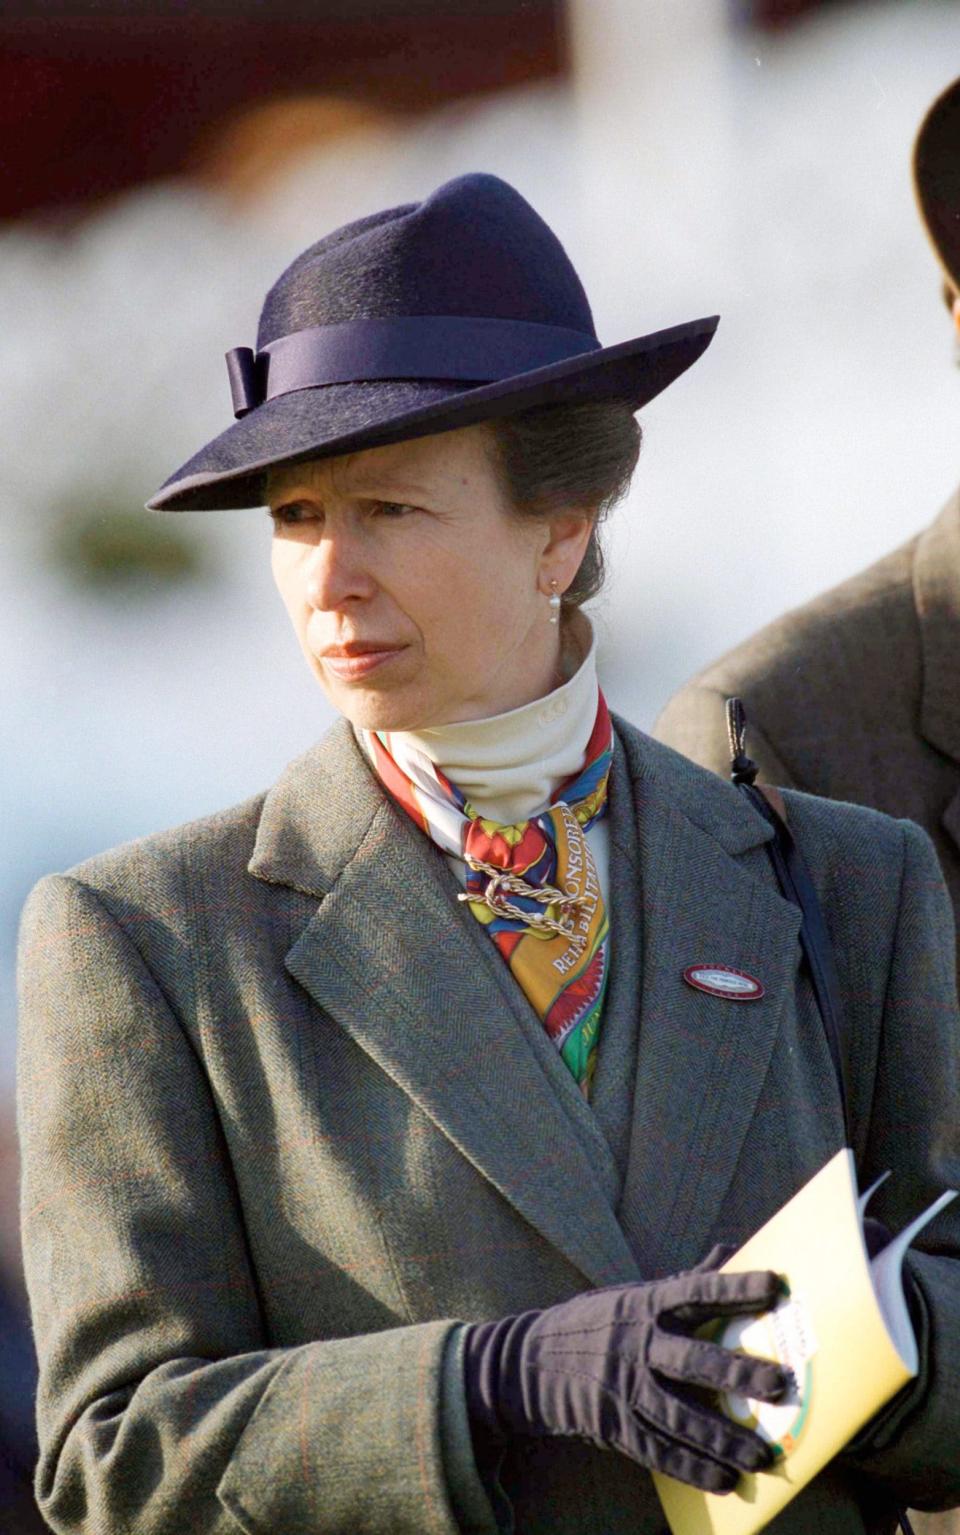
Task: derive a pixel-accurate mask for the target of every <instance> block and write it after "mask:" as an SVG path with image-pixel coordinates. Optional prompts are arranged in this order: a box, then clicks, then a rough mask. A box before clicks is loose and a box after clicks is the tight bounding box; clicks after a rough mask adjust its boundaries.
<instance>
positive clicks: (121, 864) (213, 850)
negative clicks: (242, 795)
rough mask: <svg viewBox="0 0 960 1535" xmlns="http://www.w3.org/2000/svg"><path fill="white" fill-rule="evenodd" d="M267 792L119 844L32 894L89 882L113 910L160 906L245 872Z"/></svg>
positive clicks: (50, 877)
mask: <svg viewBox="0 0 960 1535" xmlns="http://www.w3.org/2000/svg"><path fill="white" fill-rule="evenodd" d="M264 798H265V793H264V792H260V793H258V794H254V795H251V796H250V797H249V798H248V799H245V800H242V801H241V802H240V803H238V804H236V805H231V806H229V807H227V808H226V809H224V810H217V811H214V812H213V813H211V814H209V815H204V816H199V817H197V818H195V819H194V820H191V821H185V822H183V823H181V824H180V825H177V826H171V827H167V828H165V829H164V830H162V831H158V832H152V833H150V834H149V835H148V836H144V837H135V838H132V839H130V840H129V841H127V842H122V843H118V844H117V845H116V846H115V847H111V848H107V849H105V851H103V852H102V853H95V854H93V855H92V856H91V857H89V858H85V859H83V860H81V862H79V863H75V864H72V865H71V866H70V867H69V868H67V869H64V870H63V871H62V872H60V873H56V874H47V875H45V876H44V877H43V878H42V879H40V880H38V881H37V883H36V884H35V885H34V887H33V889H32V890H31V892H30V895H29V896H28V904H33V905H35V904H36V903H37V901H38V900H39V901H41V902H42V900H43V897H44V895H46V894H49V893H51V892H52V891H53V889H54V887H58V886H59V887H62V884H63V882H69V883H71V884H74V885H81V886H84V887H85V888H86V889H87V890H88V891H90V892H91V893H92V894H93V895H94V896H95V897H96V898H97V899H98V900H99V901H101V902H102V903H103V904H104V905H106V906H107V907H108V908H111V909H115V908H120V909H123V910H128V909H129V908H130V907H138V908H146V909H149V908H151V907H157V906H158V905H161V904H162V903H163V902H164V901H167V900H174V899H176V895H177V893H178V892H180V891H182V890H183V888H184V886H185V885H190V884H192V883H194V882H195V881H197V880H198V879H199V880H202V879H203V878H204V875H205V873H206V872H207V871H208V870H209V871H214V870H216V871H219V872H220V874H221V875H222V876H223V877H225V878H229V877H230V876H231V875H236V876H238V877H239V876H241V875H243V874H245V871H246V866H247V863H248V862H249V860H250V857H251V854H252V852H253V845H254V841H255V838H256V832H257V824H258V821H259V817H260V811H261V808H262V805H263V801H264Z"/></svg>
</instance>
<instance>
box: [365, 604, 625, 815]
mask: <svg viewBox="0 0 960 1535" xmlns="http://www.w3.org/2000/svg"><path fill="white" fill-rule="evenodd" d="M563 655H564V660H565V663H566V665H565V677H566V680H565V681H563V682H561V683H560V685H559V686H558V687H556V688H554V689H553V690H552V691H551V692H549V693H547V694H545V695H544V696H543V697H541V698H537V699H534V700H533V701H532V702H531V703H528V704H524V705H522V706H521V707H520V708H519V709H511V710H509V711H508V712H507V713H506V714H497V715H493V716H491V717H488V718H487V719H480V720H463V721H458V722H457V723H455V724H451V725H435V726H433V727H432V728H430V729H425V730H412V731H404V732H402V736H403V739H404V740H405V741H407V742H408V743H409V744H410V745H411V746H413V747H415V748H416V749H417V750H418V751H421V752H423V753H424V755H425V756H427V757H429V758H430V760H431V762H434V763H436V765H437V766H438V767H440V768H442V770H443V772H444V774H445V775H446V776H447V778H449V779H451V780H452V781H453V782H454V783H455V784H456V785H457V787H458V788H459V789H460V790H461V792H462V793H463V794H465V795H466V797H467V799H468V800H469V801H470V803H471V805H472V806H473V807H474V808H475V809H476V810H478V811H479V812H480V814H481V815H483V816H486V817H489V819H491V820H498V821H503V822H507V823H510V822H513V821H519V820H522V819H524V818H525V817H527V816H529V815H531V814H533V813H534V812H536V811H538V810H542V809H543V808H544V806H545V805H546V804H548V803H549V801H550V798H551V796H552V795H553V793H554V792H555V790H556V789H557V788H558V787H559V785H560V784H561V783H563V781H564V780H565V779H567V778H569V777H571V775H572V774H574V773H576V772H578V771H579V769H580V768H581V767H582V766H583V759H584V753H585V750H586V746H587V742H588V741H589V739H590V734H591V731H592V730H593V725H594V721H595V719H596V714H597V694H598V684H597V670H596V646H595V640H594V636H593V630H592V627H591V625H590V621H589V619H587V618H586V617H585V615H583V614H574V615H573V616H572V617H571V619H570V620H569V621H568V623H567V625H565V634H564V645H563ZM390 734H391V735H394V734H400V732H391V733H390Z"/></svg>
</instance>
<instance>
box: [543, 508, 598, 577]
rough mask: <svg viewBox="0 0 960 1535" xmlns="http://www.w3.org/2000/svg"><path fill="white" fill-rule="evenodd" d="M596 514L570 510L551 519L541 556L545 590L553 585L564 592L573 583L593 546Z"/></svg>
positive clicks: (549, 519) (548, 520)
mask: <svg viewBox="0 0 960 1535" xmlns="http://www.w3.org/2000/svg"><path fill="white" fill-rule="evenodd" d="M595 515H596V514H595V513H594V511H593V510H592V509H590V510H587V511H575V510H570V511H567V512H556V513H554V514H552V515H551V516H550V517H549V518H548V519H547V523H548V528H549V532H548V536H547V542H546V543H545V545H544V547H543V550H542V553H541V555H540V581H541V584H542V586H543V589H544V590H547V589H549V587H550V583H551V581H555V582H556V583H557V587H558V589H559V590H560V591H561V592H565V591H566V589H567V587H568V586H569V585H570V583H571V582H572V580H573V578H574V576H575V575H576V573H577V571H578V570H579V569H580V564H581V561H582V560H583V556H584V555H585V553H586V551H587V544H588V543H589V542H590V534H591V532H592V530H593V524H594V521H595Z"/></svg>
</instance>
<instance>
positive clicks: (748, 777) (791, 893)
mask: <svg viewBox="0 0 960 1535" xmlns="http://www.w3.org/2000/svg"><path fill="white" fill-rule="evenodd" d="M726 707H727V730H728V732H729V736H730V756H731V760H732V768H733V771H732V774H731V776H732V778H733V782H734V783H735V784H736V785H737V787H738V788H739V789H740V790H741V792H742V793H744V794H745V795H746V796H747V798H748V799H749V800H750V802H751V804H752V805H753V807H754V809H755V810H757V811H758V812H759V814H760V815H762V816H763V818H764V820H766V821H768V822H769V824H770V825H771V826H772V827H773V833H774V834H773V838H772V840H771V841H770V842H768V843H767V853H768V855H769V857H770V862H771V864H772V865H773V871H774V873H775V874H776V876H777V883H778V884H779V886H780V889H781V891H782V892H783V894H784V896H785V897H786V899H787V900H788V901H792V902H793V904H794V905H795V906H799V908H800V911H801V913H802V914H803V921H802V922H801V924H800V943H801V946H802V948H803V954H804V958H805V960H806V962H807V970H808V972H809V975H810V980H811V982H812V984H813V991H814V996H815V997H816V999H817V1007H818V1008H819V1010H820V1017H821V1018H822V1020H823V1031H824V1033H825V1035H826V1037H827V1045H828V1047H829V1050H830V1059H831V1060H832V1061H833V1069H834V1071H835V1073H836V1077H837V1087H838V1089H839V1092H840V1103H841V1105H842V1107H843V1123H844V1127H845V1130H846V1137H847V1145H848V1146H852V1145H853V1139H852V1133H853V1127H852V1125H851V1123H850V1111H849V1103H848V1095H847V1081H846V1073H845V1070H844V1062H843V1048H842V1045H841V1040H842V1038H843V1009H842V1007H841V1005H840V988H839V985H838V983H837V972H836V968H835V966H834V962H833V945H832V943H831V942H830V934H829V932H828V931H827V924H826V922H825V921H824V917H823V909H822V907H821V905H820V901H819V898H818V896H817V892H816V889H815V887H814V883H813V880H812V879H811V877H810V870H809V869H808V868H807V864H806V861H805V859H804V857H803V854H802V853H801V852H800V849H799V848H798V847H797V844H796V843H795V842H794V840H793V837H792V835H791V833H790V828H789V827H788V825H787V823H786V821H785V820H784V819H783V817H782V816H780V815H778V813H777V811H776V810H775V809H774V807H773V805H772V804H771V803H770V801H769V800H768V799H767V797H766V795H765V794H764V793H763V792H762V790H760V789H758V788H757V787H756V783H755V779H756V776H757V765H756V763H755V762H752V761H751V759H750V758H749V757H748V756H747V754H746V750H745V738H746V726H747V717H746V713H745V711H744V707H743V704H742V703H741V701H740V699H739V698H728V699H727V706H726Z"/></svg>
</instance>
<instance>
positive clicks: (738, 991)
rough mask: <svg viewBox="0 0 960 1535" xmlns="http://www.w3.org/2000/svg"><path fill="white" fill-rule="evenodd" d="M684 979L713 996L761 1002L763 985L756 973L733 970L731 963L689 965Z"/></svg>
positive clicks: (731, 999)
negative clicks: (750, 973) (749, 973)
mask: <svg viewBox="0 0 960 1535" xmlns="http://www.w3.org/2000/svg"><path fill="white" fill-rule="evenodd" d="M683 979H684V980H685V981H686V983H687V985H688V986H693V987H694V989H695V990H696V991H705V992H707V993H709V995H710V996H711V997H726V998H727V1000H728V1002H759V1000H760V998H761V997H762V996H763V995H764V991H763V986H762V984H761V982H760V981H758V980H757V978H756V976H755V975H748V974H747V972H746V971H745V970H733V969H731V967H730V966H729V965H688V966H687V968H686V970H685V971H684V972H683Z"/></svg>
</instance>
